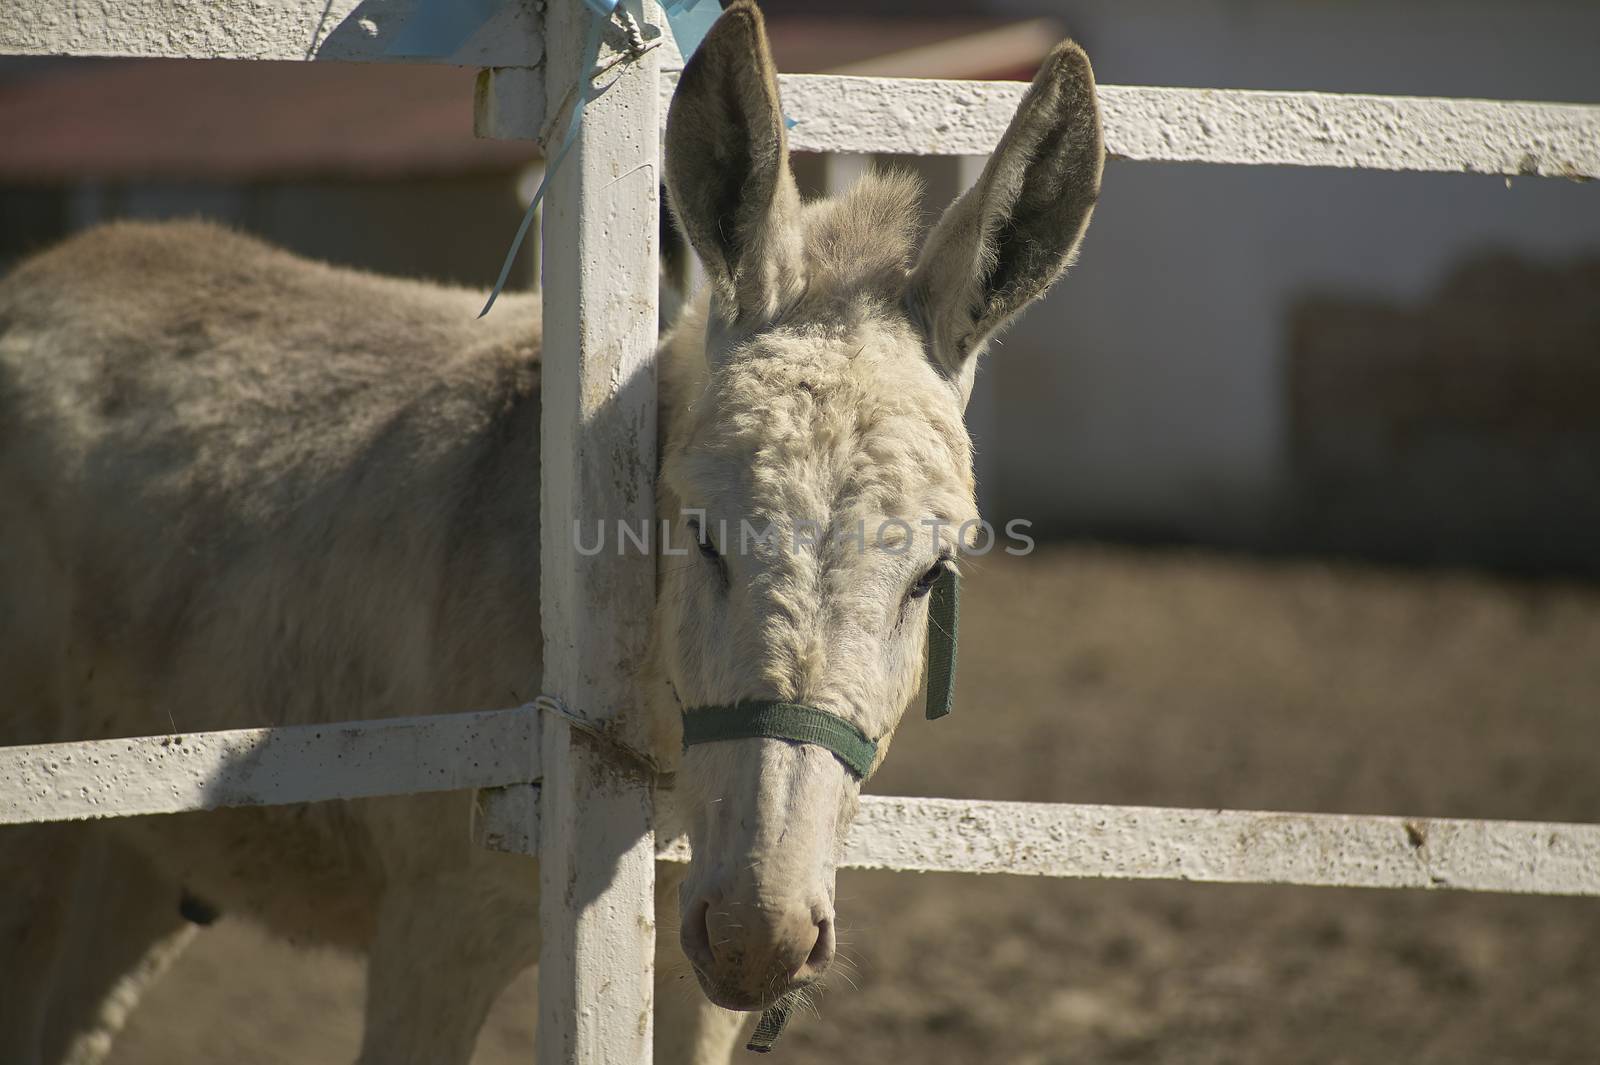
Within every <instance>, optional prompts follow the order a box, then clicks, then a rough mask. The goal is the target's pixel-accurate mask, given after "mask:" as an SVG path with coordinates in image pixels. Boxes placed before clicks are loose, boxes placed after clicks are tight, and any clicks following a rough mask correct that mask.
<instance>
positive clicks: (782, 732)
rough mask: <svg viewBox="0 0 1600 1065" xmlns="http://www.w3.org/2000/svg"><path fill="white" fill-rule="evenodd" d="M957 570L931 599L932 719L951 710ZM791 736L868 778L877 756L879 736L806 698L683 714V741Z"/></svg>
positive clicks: (946, 576)
mask: <svg viewBox="0 0 1600 1065" xmlns="http://www.w3.org/2000/svg"><path fill="white" fill-rule="evenodd" d="M958 580H959V578H958V577H957V575H956V571H955V570H953V569H947V570H945V572H944V575H943V576H941V577H940V578H939V579H938V580H937V581H935V582H934V584H933V588H932V589H931V590H930V591H929V593H928V595H929V599H928V710H927V714H928V719H929V720H930V721H931V720H933V719H935V718H940V717H943V716H944V715H946V714H948V713H949V712H950V705H951V702H952V699H953V698H954V695H955V683H956V625H957V622H958V620H959V617H960V611H959V597H958V595H957V592H958V588H959V585H958ZM757 738H766V739H775V740H792V741H794V742H795V743H810V744H815V745H816V746H818V747H822V748H825V749H826V750H829V751H832V752H833V754H834V756H835V757H836V758H838V759H839V761H840V762H843V763H844V766H845V768H846V769H848V770H850V772H851V773H853V774H855V777H856V779H857V780H865V779H866V777H867V774H868V773H870V772H872V766H873V764H874V763H875V762H876V761H877V759H878V741H877V740H873V739H868V738H867V736H866V735H865V734H864V733H862V731H861V730H860V729H859V728H857V727H856V726H855V725H854V724H852V723H851V722H849V721H846V720H845V719H844V718H842V717H840V716H839V715H838V714H832V713H829V712H828V711H826V710H819V709H817V708H816V707H814V706H806V705H804V704H802V703H785V702H779V701H776V700H758V701H755V702H748V703H739V704H737V705H734V706H696V707H693V708H691V709H689V710H685V711H684V714H683V746H684V749H685V750H687V749H689V748H690V747H693V746H694V745H695V744H697V743H715V742H716V741H718V740H745V739H757Z"/></svg>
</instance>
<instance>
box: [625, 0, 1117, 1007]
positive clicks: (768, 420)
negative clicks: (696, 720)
mask: <svg viewBox="0 0 1600 1065" xmlns="http://www.w3.org/2000/svg"><path fill="white" fill-rule="evenodd" d="M1102 156H1103V151H1102V147H1101V140H1100V122H1099V114H1098V110H1097V106H1096V102H1095V93H1094V80H1093V75H1092V73H1091V71H1090V68H1089V63H1088V60H1087V59H1086V58H1085V57H1084V54H1083V52H1082V51H1081V50H1079V49H1078V48H1077V47H1076V46H1075V45H1072V44H1070V43H1063V44H1062V45H1060V46H1059V47H1057V48H1056V49H1055V51H1054V52H1052V53H1051V55H1050V57H1049V58H1048V59H1047V60H1046V61H1045V64H1044V67H1043V69H1042V70H1041V71H1040V72H1039V75H1038V77H1037V78H1036V79H1035V80H1034V83H1033V86H1032V87H1031V88H1030V89H1029V91H1028V93H1027V95H1026V97H1025V98H1024V99H1023V101H1022V103H1021V105H1020V107H1019V108H1018V110H1017V114H1016V117H1015V118H1014V119H1013V121H1012V123H1011V127H1010V129H1008V130H1007V132H1006V134H1005V137H1004V138H1003V139H1002V141H1001V142H1000V145H999V148H998V149H997V150H996V152H995V154H994V156H993V158H991V159H990V161H989V164H988V166H987V168H986V169H985V170H984V172H983V176H982V177H981V178H980V179H979V181H978V183H977V185H976V186H975V187H974V188H972V189H971V190H970V191H969V192H967V193H966V194H965V195H964V196H962V197H961V198H960V199H958V200H957V201H956V202H955V203H954V204H953V205H952V206H951V207H950V208H949V210H947V211H946V212H945V214H944V217H943V219H942V220H941V221H940V222H939V224H938V225H937V227H936V228H935V229H934V230H933V231H932V233H931V234H930V236H929V238H928V240H927V241H926V243H925V245H924V247H923V249H922V252H921V255H920V257H918V258H917V259H916V260H915V261H913V259H912V250H913V240H914V237H915V232H914V231H915V229H916V219H917V216H918V206H917V199H918V196H919V192H920V190H919V189H918V187H917V185H916V183H915V181H914V180H913V179H911V178H908V177H904V176H885V175H873V176H869V177H868V178H866V179H864V180H863V181H862V182H861V183H860V184H859V185H857V187H856V188H855V189H853V190H852V191H850V192H849V193H847V194H845V195H843V196H840V197H836V198H833V199H829V200H824V201H820V202H816V203H811V204H802V203H801V202H800V198H799V195H798V193H797V192H796V189H795V182H794V177H793V175H792V174H791V172H790V169H789V162H788V149H787V146H786V143H785V135H784V120H783V112H782V108H781V106H780V104H779V99H778V82H777V76H776V74H775V72H774V68H773V64H772V59H771V54H770V52H769V50H768V46H767V39H766V33H765V30H764V28H763V25H762V20H761V16H760V13H759V12H758V11H757V10H756V8H755V6H754V5H753V4H751V3H749V2H747V0H741V2H738V3H734V4H733V5H731V6H730V7H729V8H728V10H727V11H726V12H725V13H724V14H723V15H722V17H721V18H720V19H719V21H718V22H717V23H716V25H715V26H714V27H713V29H712V30H711V33H710V34H709V36H707V38H706V40H705V42H704V44H703V45H702V46H701V48H700V50H699V51H698V52H697V53H696V55H695V56H694V58H693V59H692V60H691V61H690V62H689V64H688V66H687V68H686V69H685V70H684V72H683V75H682V80H681V81H680V82H679V84H678V90H677V95H676V97H675V99H674V100H673V103H672V110H671V113H670V116H669V119H668V126H667V141H666V176H667V186H668V190H669V194H670V197H671V202H672V205H673V208H674V209H675V212H676V215H677V218H678V221H679V223H680V225H681V226H682V228H683V231H684V233H686V234H687V235H688V238H689V240H690V242H691V243H692V244H693V246H694V248H695V251H696V252H697V253H698V254H699V257H700V260H701V262H702V263H703V265H704V267H705V269H706V272H707V274H708V275H709V280H710V284H709V286H708V288H709V291H708V292H707V293H703V294H702V295H701V297H700V298H699V299H698V300H697V301H696V302H695V304H694V306H692V307H691V308H689V309H688V310H687V311H686V314H685V319H684V321H683V323H682V324H681V325H680V326H679V328H678V330H677V331H676V332H675V333H674V334H673V336H672V337H670V338H669V339H668V341H667V343H666V346H665V350H664V353H663V362H662V389H663V404H662V410H663V433H664V439H663V445H662V469H661V477H660V488H659V492H658V499H659V500H660V503H661V507H662V509H663V514H664V516H665V517H667V518H669V519H671V520H672V521H674V522H675V523H676V524H675V526H674V529H675V533H674V536H675V537H676V539H677V541H678V543H679V544H680V545H688V546H689V550H688V553H687V554H685V555H682V556H670V555H669V556H667V557H664V558H663V559H662V565H661V575H660V588H659V594H658V599H657V608H656V609H657V617H656V636H657V659H658V662H659V666H660V668H661V671H662V673H663V674H664V676H663V677H662V684H663V687H670V689H671V690H672V693H673V694H674V695H675V696H676V702H675V705H676V706H681V708H683V709H685V710H688V711H690V713H691V716H692V713H693V712H694V710H695V708H699V707H710V706H719V707H731V708H732V709H731V710H728V711H726V713H732V714H737V713H740V712H742V711H741V708H744V707H750V706H752V705H754V704H757V703H771V702H781V703H787V704H803V705H804V706H807V707H811V708H815V709H816V710H820V711H823V712H825V713H826V714H828V715H832V716H833V717H834V718H837V719H842V720H843V721H844V722H848V723H849V724H850V725H852V726H854V728H855V730H857V731H859V732H860V733H861V734H863V735H864V736H865V737H866V738H867V739H869V740H872V741H876V743H877V753H876V757H877V758H879V759H881V758H882V755H883V752H884V750H885V749H886V748H887V746H888V740H889V737H890V734H891V733H892V732H893V731H894V729H895V726H896V724H897V723H898V722H899V719H900V716H901V714H902V712H903V711H904V710H905V708H906V706H907V705H908V704H909V703H910V702H911V700H912V698H913V696H915V695H916V693H917V689H918V686H919V684H920V683H921V680H922V672H923V666H924V661H923V659H924V653H923V648H924V639H925V633H926V628H927V625H928V608H927V604H928V591H929V588H930V587H932V585H933V583H934V581H935V580H936V579H938V578H939V577H940V576H941V575H942V573H943V572H944V571H945V570H946V569H947V568H949V567H953V566H955V565H956V549H957V547H958V546H959V545H958V543H957V541H958V539H961V538H962V537H971V536H976V535H977V532H976V529H975V528H974V526H975V522H976V518H977V509H976V505H975V503H974V500H973V477H972V463H971V444H970V441H969V439H968V436H967V432H966V429H965V426H964V425H963V422H962V412H963V409H964V407H965V405H966V401H967V398H968V396H969V394H970V392H971V390H972V381H973V373H974V370H975V363H976V362H977V358H978V355H979V353H980V352H981V350H982V349H983V347H984V344H985V342H986V340H987V339H988V337H989V336H990V335H991V334H992V333H993V332H994V331H995V330H996V329H998V328H1000V327H1001V326H1002V325H1004V324H1005V323H1006V322H1007V321H1008V320H1009V319H1010V318H1011V317H1012V316H1014V315H1015V314H1016V313H1017V312H1019V311H1020V310H1021V309H1022V308H1023V307H1024V306H1025V305H1026V304H1028V303H1029V302H1030V301H1032V300H1034V299H1035V298H1037V297H1038V296H1039V295H1041V294H1042V293H1043V292H1044V291H1045V289H1046V288H1047V287H1049V285H1050V284H1051V282H1053V281H1054V280H1055V279H1056V278H1057V277H1059V276H1060V274H1061V273H1062V271H1063V270H1064V269H1065V268H1066V266H1067V264H1068V262H1069V261H1070V260H1071V258H1072V256H1073V254H1074V252H1075V250H1076V248H1077V245H1078V242H1079V240H1080V239H1081V237H1082V236H1083V232H1084V229H1085V228H1086V227H1087V225H1088V223H1089V215H1090V213H1091V211H1092V210H1093V207H1094V203H1095V199H1096V197H1097V195H1098V193H1099V185H1100V169H1101V160H1102ZM967 522H972V523H974V525H969V526H967V528H966V530H965V531H964V532H963V531H961V526H962V525H963V523H967ZM868 772H870V769H869V770H868ZM678 779H679V789H680V790H679V796H678V801H679V803H680V809H681V810H682V812H683V813H684V814H686V816H687V818H688V825H687V827H688V830H689V838H690V842H691V845H692V847H693V852H694V858H693V862H692V864H691V867H690V870H689V873H688V876H687V879H686V880H685V882H684V885H683V888H682V891H681V895H680V910H681V916H682V943H683V947H684V950H685V952H686V953H687V955H688V957H689V959H690V960H691V961H692V962H693V964H694V967H695V969H696V971H697V974H698V976H699V978H700V982H701V986H702V987H703V988H704V989H705V991H706V993H707V994H708V995H709V996H710V997H711V999H712V1000H713V1001H715V1002H716V1003H718V1004H719V1005H722V1006H725V1007H728V1008H731V1009H745V1010H749V1009H756V1008H761V1007H763V1006H766V1005H768V1004H770V1003H771V1002H772V1001H774V1000H775V999H776V998H778V997H780V996H782V995H783V994H785V993H787V992H789V991H790V990H793V989H795V988H796V987H799V986H801V985H803V984H806V983H808V982H810V981H811V980H813V979H815V978H816V977H817V976H818V975H820V974H821V973H822V971H823V970H824V969H826V968H827V966H828V964H829V962H830V961H831V959H832V957H833V953H834V945H835V932H834V868H835V863H836V861H837V860H838V857H839V850H840V845H841V842H842V839H843V834H844V832H845V830H846V828H847V827H848V825H849V823H850V821H851V819H852V818H853V817H854V814H855V810H856V806H857V800H858V794H859V790H860V780H859V779H857V776H856V774H855V773H854V772H853V771H852V770H850V769H849V768H848V767H847V766H846V765H845V764H844V763H843V761H842V760H841V759H840V758H838V757H836V756H835V755H834V754H833V753H831V752H830V750H828V749H827V748H826V747H824V746H818V745H816V744H813V743H804V742H795V741H793V740H789V739H775V738H769V737H745V738H736V739H728V740H724V741H721V742H711V743H705V744H701V745H697V746H694V747H692V748H690V749H688V750H685V751H684V754H683V761H682V764H681V772H680V773H679V775H678Z"/></svg>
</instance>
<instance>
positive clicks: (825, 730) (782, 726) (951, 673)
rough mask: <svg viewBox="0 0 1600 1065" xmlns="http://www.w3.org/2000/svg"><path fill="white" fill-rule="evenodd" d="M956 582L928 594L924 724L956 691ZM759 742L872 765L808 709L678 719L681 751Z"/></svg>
mask: <svg viewBox="0 0 1600 1065" xmlns="http://www.w3.org/2000/svg"><path fill="white" fill-rule="evenodd" d="M959 589H960V578H959V577H958V576H957V574H956V571H955V570H954V569H946V570H945V571H944V573H943V574H942V575H940V577H939V579H938V580H936V581H934V583H933V587H932V588H931V589H930V590H929V591H928V709H927V714H928V720H930V721H932V720H934V719H936V718H941V717H943V716H944V715H946V714H948V713H949V712H950V706H951V703H952V701H953V700H954V698H955V686H956V627H957V624H958V623H959V621H960V614H961V612H960V602H959V595H958V592H959ZM758 737H764V738H768V739H775V740H791V741H793V742H795V743H810V744H814V745H815V746H818V747H822V748H825V749H826V750H829V751H831V752H833V756H834V757H835V758H837V759H839V761H840V762H842V763H844V767H845V768H846V769H848V770H850V772H851V773H852V774H853V775H854V776H855V778H856V779H857V780H865V779H866V778H867V776H868V775H869V774H870V773H871V772H872V768H873V766H874V765H876V764H877V761H878V741H877V740H875V739H869V738H868V737H867V735H866V734H865V733H863V732H862V731H861V730H860V729H859V728H857V727H856V726H855V725H854V724H852V723H851V722H849V721H846V720H845V719H844V718H842V717H840V716H839V715H838V714H830V713H829V712H828V711H826V710H819V709H817V708H816V707H814V706H805V705H803V704H801V703H784V702H778V701H776V700H757V701H754V702H746V703H737V704H735V705H733V706H696V707H693V708H691V709H689V710H686V711H684V714H683V747H684V750H688V749H689V748H690V747H693V746H694V745H695V744H697V743H716V742H717V741H719V740H744V739H754V738H758ZM790 1009H791V1003H790V1002H789V1001H788V1000H787V999H780V1000H779V1001H778V1002H776V1003H774V1004H773V1005H771V1006H769V1007H767V1009H766V1010H765V1011H764V1012H763V1013H762V1014H761V1021H760V1023H759V1024H757V1025H756V1030H755V1034H753V1035H752V1036H751V1037H750V1042H749V1043H748V1044H746V1045H745V1049H746V1050H753V1051H755V1052H756V1053H758V1054H765V1053H766V1052H767V1051H769V1050H771V1049H772V1048H773V1045H774V1044H776V1043H777V1041H778V1036H779V1035H781V1034H782V1033H783V1025H784V1022H785V1021H787V1020H788V1019H789V1012H790Z"/></svg>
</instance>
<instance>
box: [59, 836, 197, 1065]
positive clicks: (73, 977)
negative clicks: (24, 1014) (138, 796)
mask: <svg viewBox="0 0 1600 1065" xmlns="http://www.w3.org/2000/svg"><path fill="white" fill-rule="evenodd" d="M96 827H97V829H99V830H100V831H101V832H102V833H103V835H104V836H107V837H111V836H112V835H113V832H114V830H111V829H108V828H103V827H101V826H96ZM98 842H99V844H100V845H98V846H96V847H95V848H94V850H93V852H92V853H90V854H88V855H86V856H85V860H84V861H83V863H82V864H81V866H80V868H79V873H78V883H77V889H76V891H75V892H74V899H73V909H72V918H71V922H70V928H69V931H68V935H67V937H66V943H65V946H64V949H63V951H62V953H61V954H60V957H59V961H58V965H57V970H56V980H55V987H54V991H53V994H52V996H51V999H52V1000H51V1004H50V1011H49V1015H48V1020H47V1024H46V1028H45V1032H44V1049H45V1055H44V1060H45V1061H47V1062H61V1063H62V1065H98V1063H99V1062H101V1061H103V1060H104V1059H105V1057H106V1055H107V1054H108V1053H110V1051H111V1045H112V1043H113V1041H114V1040H115V1039H116V1036H117V1034H118V1033H119V1032H120V1031H121V1030H122V1027H123V1025H124V1024H125V1023H126V1022H127V1019H128V1016H129V1015H130V1014H131V1013H132V1012H133V1009H134V1007H135V1006H136V1005H137V1004H138V1001H139V998H140V996H141V995H143V993H144V991H145V990H146V989H147V988H148V987H150V985H151V984H153V983H154V982H155V981H156V979H157V978H159V977H160V976H161V974H162V973H164V972H165V971H166V970H167V968H168V967H169V966H170V965H171V964H172V963H173V962H174V961H175V960H176V959H177V958H178V956H179V955H180V954H181V953H182V952H183V949H184V948H185V947H187V946H188V945H189V942H190V940H191V939H193V938H194V935H195V933H196V931H197V927H196V923H195V922H196V921H200V922H205V921H206V918H207V916H208V914H207V913H206V912H204V911H205V907H204V906H203V905H202V904H200V903H198V902H196V901H194V900H186V899H185V898H184V895H183V892H182V890H181V889H180V887H179V886H178V884H176V883H175V882H173V881H172V880H170V879H169V878H167V877H164V876H162V875H161V874H160V873H159V872H158V871H157V870H156V869H155V868H154V867H153V866H152V865H151V864H150V862H149V861H148V860H147V859H145V858H144V857H143V856H142V855H140V854H138V853H136V852H134V851H133V850H131V849H129V848H127V847H124V846H122V845H121V844H120V843H118V842H117V840H116V839H115V838H104V839H102V840H100V841H98ZM186 912H187V914H188V916H187V917H186V916H185V913H186ZM209 916H214V914H212V915H209Z"/></svg>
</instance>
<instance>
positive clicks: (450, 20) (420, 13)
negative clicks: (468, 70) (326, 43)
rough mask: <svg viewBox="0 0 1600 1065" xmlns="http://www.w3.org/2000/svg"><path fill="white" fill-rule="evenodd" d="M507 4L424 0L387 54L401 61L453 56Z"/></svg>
mask: <svg viewBox="0 0 1600 1065" xmlns="http://www.w3.org/2000/svg"><path fill="white" fill-rule="evenodd" d="M505 4H506V0H423V2H422V3H420V4H418V5H417V8H416V11H415V12H414V13H413V14H412V16H411V17H410V18H409V19H407V20H406V23H405V25H404V26H402V27H400V32H399V33H398V34H396V35H395V38H394V40H392V41H390V42H389V44H388V47H386V48H385V49H384V50H383V53H384V55H391V56H395V57H397V58H405V57H408V56H417V57H434V58H436V57H438V56H446V55H451V54H453V53H454V52H455V51H456V49H458V48H460V47H461V46H462V45H464V44H466V43H467V41H468V40H469V39H470V38H471V37H472V35H473V34H474V33H476V32H478V30H479V29H481V28H482V27H483V24H484V23H485V22H488V21H489V17H490V16H491V15H493V14H494V13H495V12H496V11H498V10H500V9H501V8H502V7H504V6H505Z"/></svg>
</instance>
